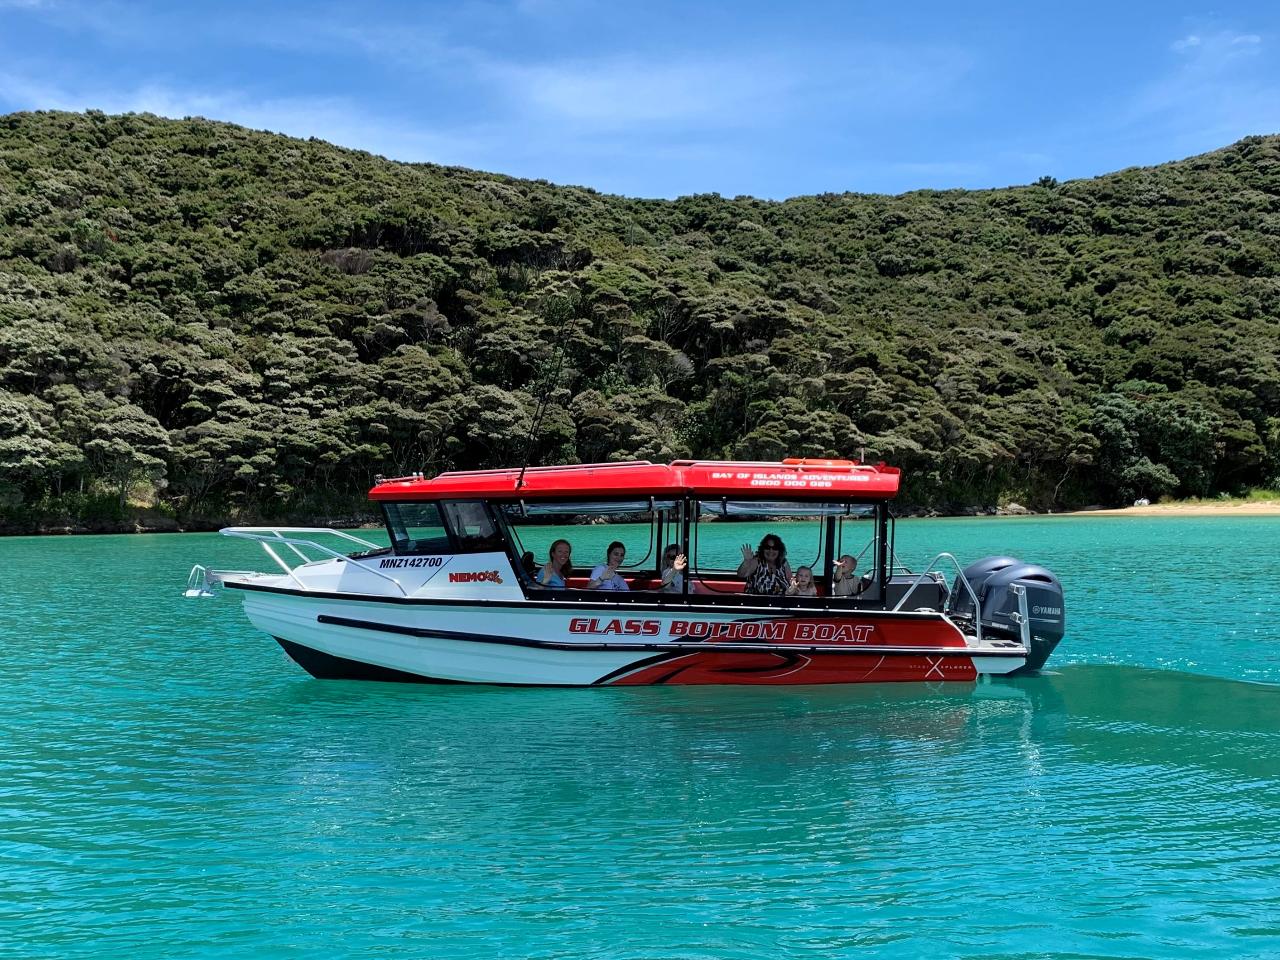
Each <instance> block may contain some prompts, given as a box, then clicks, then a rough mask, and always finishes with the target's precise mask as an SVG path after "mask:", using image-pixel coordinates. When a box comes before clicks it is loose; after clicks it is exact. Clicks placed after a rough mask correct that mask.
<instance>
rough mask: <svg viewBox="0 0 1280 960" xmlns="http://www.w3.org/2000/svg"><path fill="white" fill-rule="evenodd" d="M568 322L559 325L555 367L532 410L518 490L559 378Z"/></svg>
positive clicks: (517, 479)
mask: <svg viewBox="0 0 1280 960" xmlns="http://www.w3.org/2000/svg"><path fill="white" fill-rule="evenodd" d="M568 327H569V324H568V323H565V324H563V325H562V326H561V327H560V338H559V340H557V341H556V367H555V370H554V371H552V373H551V376H549V377H547V378H546V379H545V380H544V381H543V384H542V397H541V398H540V399H539V400H538V409H537V410H536V411H534V414H533V422H532V423H531V424H530V425H529V439H527V440H526V441H525V444H524V456H523V457H521V458H520V459H521V461H522V462H521V464H520V475H519V476H518V477H516V489H517V490H519V489H520V488H521V487H523V486H524V472H525V471H526V470H527V469H529V457H530V455H531V454H532V453H533V442H534V437H536V436H537V434H538V428H539V427H541V426H542V418H543V416H544V415H545V414H546V412H547V402H548V401H549V400H550V399H551V390H552V388H553V387H554V386H555V384H556V381H558V380H559V379H560V368H561V367H563V366H564V339H565V331H566V330H567V329H568Z"/></svg>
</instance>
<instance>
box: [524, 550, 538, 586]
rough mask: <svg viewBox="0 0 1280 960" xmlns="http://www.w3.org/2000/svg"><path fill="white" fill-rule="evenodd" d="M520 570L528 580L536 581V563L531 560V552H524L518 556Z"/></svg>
mask: <svg viewBox="0 0 1280 960" xmlns="http://www.w3.org/2000/svg"><path fill="white" fill-rule="evenodd" d="M520 569H521V570H523V571H524V572H525V576H527V577H528V578H529V579H530V580H537V579H538V561H537V560H535V559H533V551H532V550H526V551H525V552H524V553H522V554H520Z"/></svg>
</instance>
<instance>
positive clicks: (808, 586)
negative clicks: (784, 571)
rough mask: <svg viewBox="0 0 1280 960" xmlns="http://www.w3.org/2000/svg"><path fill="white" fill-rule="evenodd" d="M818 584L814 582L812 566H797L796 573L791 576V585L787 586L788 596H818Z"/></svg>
mask: <svg viewBox="0 0 1280 960" xmlns="http://www.w3.org/2000/svg"><path fill="white" fill-rule="evenodd" d="M817 595H818V586H817V584H815V583H814V582H813V568H812V567H796V575H795V576H794V577H792V578H791V586H789V587H787V596H788V597H816V596H817Z"/></svg>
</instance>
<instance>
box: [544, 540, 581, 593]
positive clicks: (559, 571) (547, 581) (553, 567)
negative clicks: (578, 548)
mask: <svg viewBox="0 0 1280 960" xmlns="http://www.w3.org/2000/svg"><path fill="white" fill-rule="evenodd" d="M572 559H573V547H571V546H569V541H568V540H556V541H554V542H553V543H552V544H551V549H550V550H548V551H547V562H546V563H544V564H543V565H542V569H541V570H539V571H538V575H537V576H536V577H535V578H534V579H535V580H536V581H537V582H538V584H539V585H540V586H543V587H547V588H549V589H552V590H563V589H564V588H565V584H566V581H567V580H568V579H569V574H570V571H571V570H572V564H571V563H570V561H571V560H572Z"/></svg>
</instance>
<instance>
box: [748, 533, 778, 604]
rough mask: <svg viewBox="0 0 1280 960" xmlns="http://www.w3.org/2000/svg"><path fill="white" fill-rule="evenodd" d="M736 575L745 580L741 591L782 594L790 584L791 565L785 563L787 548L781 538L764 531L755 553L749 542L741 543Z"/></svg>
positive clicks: (773, 594) (772, 594) (771, 594)
mask: <svg viewBox="0 0 1280 960" xmlns="http://www.w3.org/2000/svg"><path fill="white" fill-rule="evenodd" d="M738 576H740V577H744V578H745V579H746V581H747V583H746V586H745V587H743V591H742V592H743V593H763V594H767V595H770V596H778V597H780V596H782V595H783V594H784V593H786V592H787V587H788V586H790V584H791V566H790V564H788V563H787V548H786V547H785V546H783V544H782V540H781V538H779V537H777V536H775V535H774V534H772V533H766V534H765V535H764V539H763V540H761V541H760V546H759V547H757V548H756V551H755V553H752V552H751V544H749V543H744V544H743V545H742V563H740V564H738Z"/></svg>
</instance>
